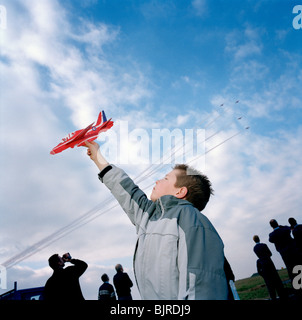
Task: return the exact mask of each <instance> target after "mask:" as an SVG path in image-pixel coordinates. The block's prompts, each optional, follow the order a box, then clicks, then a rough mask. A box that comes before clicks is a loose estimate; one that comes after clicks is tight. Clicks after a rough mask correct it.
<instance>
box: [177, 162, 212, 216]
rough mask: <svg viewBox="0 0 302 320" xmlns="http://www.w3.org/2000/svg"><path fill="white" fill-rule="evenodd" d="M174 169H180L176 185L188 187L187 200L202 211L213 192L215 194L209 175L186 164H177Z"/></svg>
mask: <svg viewBox="0 0 302 320" xmlns="http://www.w3.org/2000/svg"><path fill="white" fill-rule="evenodd" d="M173 170H178V171H180V174H177V175H176V177H177V180H176V183H175V187H178V188H180V187H186V188H187V190H188V192H187V195H186V200H188V201H189V202H191V203H192V204H193V206H194V207H196V208H197V209H198V210H199V211H202V210H203V209H204V208H205V206H206V205H207V203H208V201H209V199H210V196H211V194H214V190H213V189H212V184H211V182H210V180H209V179H208V177H207V176H206V175H204V174H202V173H201V172H199V171H198V170H195V169H193V168H191V167H189V166H188V165H186V164H177V165H175V166H174V168H173Z"/></svg>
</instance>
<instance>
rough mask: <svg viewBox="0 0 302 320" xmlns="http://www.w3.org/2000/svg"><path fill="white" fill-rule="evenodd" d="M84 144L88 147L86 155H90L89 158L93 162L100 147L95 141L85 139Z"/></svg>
mask: <svg viewBox="0 0 302 320" xmlns="http://www.w3.org/2000/svg"><path fill="white" fill-rule="evenodd" d="M85 145H86V147H87V148H88V149H87V155H88V156H89V157H90V159H91V160H92V161H94V162H95V161H96V160H97V156H98V151H99V149H100V146H99V145H98V144H97V143H96V142H95V141H92V142H89V141H86V142H85Z"/></svg>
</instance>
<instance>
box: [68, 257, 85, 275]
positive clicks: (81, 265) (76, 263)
mask: <svg viewBox="0 0 302 320" xmlns="http://www.w3.org/2000/svg"><path fill="white" fill-rule="evenodd" d="M70 262H71V263H72V264H73V267H71V268H72V269H71V270H72V272H73V274H74V275H76V276H77V277H80V276H81V275H82V274H83V273H84V272H85V271H86V269H87V268H88V264H87V263H86V262H84V261H82V260H79V259H71V260H70Z"/></svg>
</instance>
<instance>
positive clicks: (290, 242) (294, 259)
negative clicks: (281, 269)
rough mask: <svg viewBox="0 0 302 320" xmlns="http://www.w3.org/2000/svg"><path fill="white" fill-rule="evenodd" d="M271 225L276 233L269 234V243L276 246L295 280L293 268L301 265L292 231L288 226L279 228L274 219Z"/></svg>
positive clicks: (289, 273)
mask: <svg viewBox="0 0 302 320" xmlns="http://www.w3.org/2000/svg"><path fill="white" fill-rule="evenodd" d="M270 225H271V227H272V228H273V229H274V231H273V232H271V233H270V234H269V241H270V242H272V243H274V244H275V247H276V250H277V251H278V252H279V253H280V255H281V257H282V259H283V261H284V263H285V266H286V268H287V272H288V275H289V277H290V279H291V280H293V268H294V266H295V265H297V264H299V251H298V248H297V247H296V244H295V242H294V239H293V238H292V237H291V235H290V233H291V229H290V227H288V226H279V224H278V222H277V221H276V220H274V219H272V220H271V221H270Z"/></svg>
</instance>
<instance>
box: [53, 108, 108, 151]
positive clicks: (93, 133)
mask: <svg viewBox="0 0 302 320" xmlns="http://www.w3.org/2000/svg"><path fill="white" fill-rule="evenodd" d="M93 124H94V122H93V123H91V124H90V125H89V126H88V127H87V128H85V129H81V130H77V131H75V132H72V133H69V134H68V136H67V137H66V138H63V139H62V140H63V141H62V142H61V143H59V144H58V145H57V146H56V147H54V148H53V149H52V150H51V151H50V154H56V153H59V152H62V151H63V150H65V149H67V148H74V147H75V146H77V147H81V146H84V145H85V142H86V141H89V142H91V141H93V140H95V139H96V138H97V137H98V135H99V134H100V133H101V132H105V131H107V130H108V129H110V128H111V127H112V126H113V121H111V118H110V119H109V120H107V118H106V115H105V112H104V111H101V112H100V114H99V117H98V120H97V122H96V124H95V125H93Z"/></svg>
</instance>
